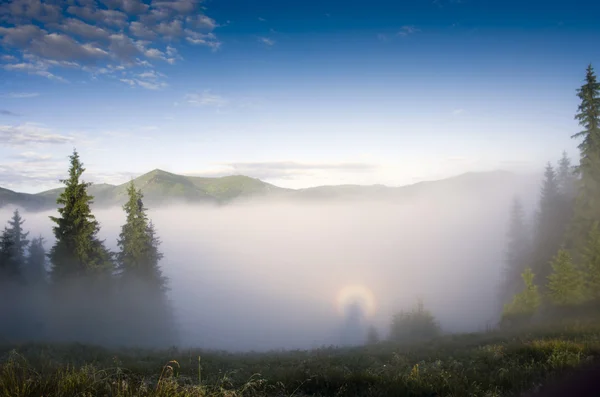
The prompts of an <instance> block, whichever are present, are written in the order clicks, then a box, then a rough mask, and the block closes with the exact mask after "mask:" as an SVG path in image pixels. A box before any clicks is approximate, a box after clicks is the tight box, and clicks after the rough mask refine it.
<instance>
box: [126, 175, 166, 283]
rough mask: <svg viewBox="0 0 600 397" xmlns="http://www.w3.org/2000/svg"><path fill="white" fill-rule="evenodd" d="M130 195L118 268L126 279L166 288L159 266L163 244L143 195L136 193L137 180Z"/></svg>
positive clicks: (131, 185)
mask: <svg viewBox="0 0 600 397" xmlns="http://www.w3.org/2000/svg"><path fill="white" fill-rule="evenodd" d="M127 193H128V197H129V200H128V201H127V203H125V205H124V206H123V209H124V210H125V214H126V215H127V218H126V222H125V224H124V225H123V226H122V228H121V234H120V235H119V240H118V242H117V244H118V246H119V248H120V251H119V253H118V254H117V262H118V268H119V270H120V271H121V276H122V277H123V278H129V277H131V278H137V279H139V280H143V281H144V282H145V283H148V284H150V285H152V286H155V287H156V288H158V289H163V288H164V286H165V283H166V280H165V278H164V277H163V276H162V274H161V271H160V268H159V265H158V262H159V261H160V259H162V253H161V252H160V251H159V250H158V245H159V241H158V238H157V237H156V234H155V231H154V226H153V225H152V223H150V222H149V220H148V216H147V214H146V208H144V203H143V201H142V199H143V194H142V192H141V191H140V190H136V188H135V185H134V184H133V181H132V182H131V183H130V184H129V188H128V190H127Z"/></svg>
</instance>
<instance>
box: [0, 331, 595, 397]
mask: <svg viewBox="0 0 600 397" xmlns="http://www.w3.org/2000/svg"><path fill="white" fill-rule="evenodd" d="M0 356H1V361H0V396H2V397H20V396H86V397H88V396H90V397H91V396H119V397H122V396H123V397H124V396H165V397H174V396H180V397H187V396H190V397H191V396H307V395H311V396H511V395H519V393H520V392H523V391H531V390H535V389H536V388H537V387H539V386H540V385H541V384H543V383H544V382H545V381H546V380H548V379H550V378H555V377H556V375H559V374H563V373H568V372H569V371H570V370H571V369H574V368H578V367H582V366H585V365H586V364H589V363H591V362H593V361H594V360H595V359H597V358H598V357H599V356H600V326H599V325H579V326H576V325H570V326H563V327H553V328H551V329H550V328H545V329H544V328H537V329H536V328H530V329H528V330H526V331H523V330H521V331H520V332H517V331H515V332H513V333H507V332H500V331H490V332H486V333H479V334H461V335H449V336H443V337H439V338H436V339H433V340H430V341H422V342H418V343H412V344H394V343H390V342H381V343H378V344H374V345H368V346H362V347H353V348H333V347H332V348H322V349H317V350H312V351H282V352H269V353H226V352H209V351H198V350H181V349H175V348H174V349H171V350H168V351H149V350H136V349H122V350H110V349H104V348H100V347H94V346H86V345H77V344H69V345H36V344H24V345H11V346H8V345H4V346H2V347H1V348H0Z"/></svg>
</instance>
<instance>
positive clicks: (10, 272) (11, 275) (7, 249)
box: [0, 227, 21, 281]
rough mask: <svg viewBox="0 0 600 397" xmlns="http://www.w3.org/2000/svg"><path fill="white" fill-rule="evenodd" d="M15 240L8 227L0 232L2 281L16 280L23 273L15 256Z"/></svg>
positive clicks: (0, 271)
mask: <svg viewBox="0 0 600 397" xmlns="http://www.w3.org/2000/svg"><path fill="white" fill-rule="evenodd" d="M14 247H15V242H14V240H13V235H12V233H11V232H10V230H9V229H8V228H6V227H5V228H4V230H3V231H2V234H0V281H8V280H16V279H18V278H19V276H20V274H21V271H20V270H21V269H20V268H19V262H17V260H16V259H15V257H14V251H15V249H14Z"/></svg>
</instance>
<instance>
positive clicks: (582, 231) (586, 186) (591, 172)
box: [567, 65, 600, 254]
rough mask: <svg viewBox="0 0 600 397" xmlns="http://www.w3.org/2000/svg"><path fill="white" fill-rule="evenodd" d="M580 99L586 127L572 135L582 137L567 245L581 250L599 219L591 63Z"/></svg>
mask: <svg viewBox="0 0 600 397" xmlns="http://www.w3.org/2000/svg"><path fill="white" fill-rule="evenodd" d="M577 96H578V97H579V99H580V101H581V102H580V104H579V107H578V109H577V110H578V112H577V114H576V115H575V119H576V120H577V121H578V122H579V125H580V126H581V127H583V130H582V131H580V132H578V133H576V134H574V135H573V136H572V137H573V138H582V141H581V143H580V144H579V150H580V153H581V158H580V163H579V167H578V169H577V170H578V173H579V175H580V180H579V181H578V194H577V199H576V202H575V208H574V215H573V221H572V223H571V225H570V230H569V234H568V239H567V243H568V247H569V248H574V249H575V253H576V254H578V253H579V252H580V250H581V247H582V246H583V245H585V242H586V240H587V237H588V233H589V231H590V229H591V227H592V225H593V224H594V222H597V221H600V83H598V81H597V78H596V75H595V73H594V69H593V68H592V65H589V66H588V68H587V70H586V77H585V83H584V84H583V85H582V86H581V88H579V89H578V90H577Z"/></svg>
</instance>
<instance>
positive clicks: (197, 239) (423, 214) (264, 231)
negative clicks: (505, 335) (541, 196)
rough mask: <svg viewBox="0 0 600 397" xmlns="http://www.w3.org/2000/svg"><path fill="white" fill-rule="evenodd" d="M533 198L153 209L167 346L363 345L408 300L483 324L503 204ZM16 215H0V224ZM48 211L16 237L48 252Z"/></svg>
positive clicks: (107, 225)
mask: <svg viewBox="0 0 600 397" xmlns="http://www.w3.org/2000/svg"><path fill="white" fill-rule="evenodd" d="M524 186H530V188H528V189H524ZM537 190H538V185H537V184H531V183H529V184H526V185H523V184H520V185H514V186H511V187H510V188H507V187H506V186H504V185H502V186H501V187H498V188H489V187H486V188H485V189H482V191H479V192H478V193H477V194H472V192H470V191H465V192H456V191H453V192H447V194H444V192H442V194H436V195H431V196H428V197H427V198H423V197H420V198H416V197H415V198H414V199H411V200H402V201H392V200H378V201H374V200H362V201H343V200H337V201H336V200H329V201H311V202H300V201H291V200H287V201H286V200H267V199H256V200H253V201H252V200H251V201H246V202H239V203H234V204H230V205H226V206H219V207H216V206H209V205H183V204H181V205H171V206H166V207H160V208H150V209H149V216H150V218H151V219H152V221H153V222H154V224H155V226H156V229H157V232H158V235H159V236H160V238H161V240H162V245H161V250H162V252H163V253H164V255H165V257H164V259H163V260H162V261H161V266H162V270H163V272H164V274H165V275H166V276H167V277H168V278H169V287H170V291H169V293H168V295H169V298H170V300H171V304H172V306H173V307H174V309H175V316H176V322H175V323H176V324H177V326H178V327H179V342H178V343H179V344H180V345H181V346H194V347H201V348H207V349H225V350H268V349H283V348H285V349H295V348H312V347H318V346H321V345H330V344H334V345H339V344H346V343H360V342H362V341H363V340H364V339H365V337H366V329H367V327H368V326H369V325H374V326H375V327H377V328H378V330H379V331H380V333H381V335H382V336H383V337H385V336H386V334H387V333H388V327H389V323H390V320H391V316H392V315H393V314H394V313H395V312H397V311H398V310H400V309H409V308H411V307H412V306H413V305H414V303H415V302H416V299H417V297H421V298H423V300H424V304H425V307H426V308H427V309H429V310H431V311H432V312H433V314H434V315H435V316H436V318H437V320H438V321H439V323H440V325H441V327H442V329H443V331H445V332H462V331H477V330H482V329H484V328H485V327H486V326H489V325H494V323H495V322H496V321H497V319H498V314H499V313H498V302H497V284H498V282H499V275H500V268H501V266H502V262H503V258H504V249H505V234H506V230H507V223H508V211H509V207H510V201H511V200H512V198H513V196H514V195H515V194H520V195H521V197H523V198H524V199H525V201H526V203H527V205H528V208H531V205H530V203H533V202H534V199H535V195H536V193H535V192H536V191H537ZM13 210H14V208H12V207H4V208H2V209H0V220H2V221H3V222H4V221H5V220H8V219H9V218H10V216H11V214H12V211H13ZM55 213H56V212H55V211H53V212H45V213H26V212H24V213H22V216H23V218H24V219H25V221H26V222H25V224H24V228H25V230H27V231H30V232H31V235H30V236H32V237H35V236H37V235H39V234H41V235H42V236H44V237H45V238H46V242H45V244H44V246H45V248H46V250H47V251H48V250H49V249H50V248H51V246H52V244H53V236H52V233H51V230H52V229H51V228H52V224H51V221H50V220H49V219H48V216H49V215H54V214H55ZM94 214H95V215H96V218H97V219H98V220H99V221H100V224H101V233H100V237H101V238H102V239H106V245H107V247H108V248H110V249H111V250H116V238H117V236H118V234H119V232H120V227H121V224H122V223H123V222H124V220H125V215H124V213H123V211H122V210H121V208H111V209H96V210H94ZM349 285H360V286H364V287H366V288H368V289H369V290H370V291H372V294H373V296H374V301H375V305H374V310H373V312H372V313H369V312H368V310H367V309H366V308H365V307H362V308H361V312H360V313H358V314H357V313H356V311H350V312H352V313H351V314H348V313H349V311H348V309H349V306H351V305H352V303H353V302H350V301H349V302H344V304H346V305H347V306H348V307H340V303H339V302H338V293H339V292H340V290H342V289H343V288H344V287H346V286H349ZM363 306H364V305H363ZM123 321H127V319H126V318H119V319H115V325H114V326H115V327H118V326H119V324H118V323H117V322H123ZM349 328H352V329H350V330H349ZM141 332H142V331H141ZM75 339H77V338H75Z"/></svg>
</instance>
